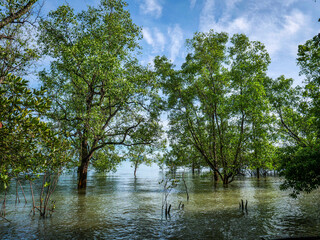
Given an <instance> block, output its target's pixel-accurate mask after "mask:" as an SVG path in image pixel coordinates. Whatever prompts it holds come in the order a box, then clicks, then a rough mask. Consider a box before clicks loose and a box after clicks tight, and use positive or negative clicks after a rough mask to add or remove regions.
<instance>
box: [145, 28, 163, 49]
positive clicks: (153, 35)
mask: <svg viewBox="0 0 320 240" xmlns="http://www.w3.org/2000/svg"><path fill="white" fill-rule="evenodd" d="M142 35H143V39H144V40H145V41H146V42H147V43H148V44H149V45H151V46H152V48H153V52H163V51H164V47H165V45H166V38H165V36H164V35H163V33H162V32H161V31H160V30H159V29H158V28H153V31H151V30H150V29H149V28H143V29H142Z"/></svg>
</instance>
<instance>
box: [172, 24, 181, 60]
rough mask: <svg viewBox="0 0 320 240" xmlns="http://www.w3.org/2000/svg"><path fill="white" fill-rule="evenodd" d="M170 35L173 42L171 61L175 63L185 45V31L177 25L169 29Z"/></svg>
mask: <svg viewBox="0 0 320 240" xmlns="http://www.w3.org/2000/svg"><path fill="white" fill-rule="evenodd" d="M168 34H169V37H170V40H171V48H170V59H171V60H172V61H173V62H174V60H175V59H176V57H177V56H178V55H179V53H180V49H181V47H182V45H183V43H184V39H183V31H182V29H181V27H180V26H179V25H178V24H177V25H175V26H174V28H168Z"/></svg>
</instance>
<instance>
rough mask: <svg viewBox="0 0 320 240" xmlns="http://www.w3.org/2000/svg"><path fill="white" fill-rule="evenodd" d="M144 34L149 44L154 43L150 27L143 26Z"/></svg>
mask: <svg viewBox="0 0 320 240" xmlns="http://www.w3.org/2000/svg"><path fill="white" fill-rule="evenodd" d="M142 35H143V39H144V40H146V42H147V43H148V44H149V45H152V44H153V38H152V36H151V33H150V30H149V28H143V29H142Z"/></svg>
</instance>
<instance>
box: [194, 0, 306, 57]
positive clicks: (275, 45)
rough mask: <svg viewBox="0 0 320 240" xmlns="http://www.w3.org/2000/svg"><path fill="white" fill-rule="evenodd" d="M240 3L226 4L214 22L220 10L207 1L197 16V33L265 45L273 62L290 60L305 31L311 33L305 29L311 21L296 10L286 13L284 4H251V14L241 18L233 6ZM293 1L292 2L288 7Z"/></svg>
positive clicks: (233, 0) (231, 1) (211, 1)
mask: <svg viewBox="0 0 320 240" xmlns="http://www.w3.org/2000/svg"><path fill="white" fill-rule="evenodd" d="M240 1H241V0H227V1H226V2H225V9H223V12H222V14H221V16H220V17H219V19H218V20H216V19H215V17H214V16H215V14H216V13H217V11H221V9H219V10H218V9H215V5H214V1H213V0H206V2H205V5H204V7H203V9H202V12H201V15H200V25H199V29H200V31H203V32H207V31H209V30H210V29H213V30H214V31H216V32H222V31H224V32H228V33H229V34H231V35H232V34H234V33H244V34H246V35H247V36H248V37H249V39H250V40H257V41H261V42H262V43H264V44H265V46H266V48H267V50H268V52H269V54H270V55H271V57H272V58H276V57H278V55H279V54H283V53H285V54H290V55H291V56H295V55H296V52H297V45H298V44H299V39H301V37H302V36H306V33H307V32H308V30H310V28H309V27H308V25H309V24H310V22H311V20H310V17H309V16H308V15H305V14H303V13H302V12H301V11H299V10H297V9H293V10H291V11H290V12H289V11H288V10H287V9H286V8H285V6H286V5H287V4H288V3H287V2H286V3H284V2H281V1H276V2H272V1H268V0H266V1H264V2H263V3H261V4H260V1H259V3H257V2H250V4H249V5H250V6H251V8H250V10H247V11H246V12H241V15H240V14H237V12H236V11H234V10H235V5H236V4H237V3H239V2H240ZM295 1H296V0H291V1H290V4H292V3H294V2H295ZM272 3H274V4H275V6H274V7H270V5H272ZM279 9H280V10H279ZM282 9H284V10H282ZM285 9H286V10H285ZM231 12H232V13H233V15H232V14H231ZM234 12H236V14H235V13H234Z"/></svg>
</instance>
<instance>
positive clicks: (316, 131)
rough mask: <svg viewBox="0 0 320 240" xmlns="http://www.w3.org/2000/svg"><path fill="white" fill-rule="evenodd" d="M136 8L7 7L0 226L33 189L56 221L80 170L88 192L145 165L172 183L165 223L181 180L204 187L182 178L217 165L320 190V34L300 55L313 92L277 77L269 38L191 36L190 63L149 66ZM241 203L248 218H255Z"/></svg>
mask: <svg viewBox="0 0 320 240" xmlns="http://www.w3.org/2000/svg"><path fill="white" fill-rule="evenodd" d="M43 4H46V3H45V2H44V3H43ZM127 6H128V5H127V2H126V1H123V0H101V1H100V4H98V5H97V6H88V7H87V8H86V9H85V10H82V11H81V12H76V11H75V10H74V9H73V8H72V7H71V6H70V5H69V4H68V3H64V4H62V5H61V6H59V7H58V8H57V9H56V10H53V11H51V12H50V13H49V14H48V15H47V16H41V8H42V5H41V4H40V2H39V1H37V0H14V1H9V0H5V1H2V2H1V3H0V106H1V107H0V184H1V188H0V193H1V194H3V200H2V202H1V211H0V222H2V220H3V221H5V222H8V223H10V220H9V219H8V218H7V217H6V216H7V212H6V206H7V193H8V191H9V189H11V191H12V189H13V188H15V192H16V195H15V197H16V198H15V204H17V203H19V202H23V200H22V199H21V200H20V196H21V194H22V196H23V198H24V202H25V203H27V199H26V196H25V190H24V188H23V187H22V184H21V182H24V183H28V185H29V187H30V192H31V196H32V200H31V201H32V210H31V213H32V215H33V216H34V215H36V214H38V213H39V216H40V217H41V218H48V217H51V215H52V214H54V212H55V209H56V204H57V205H58V204H59V203H56V202H55V201H54V200H52V196H53V195H54V192H55V190H56V187H57V186H58V182H59V176H60V175H61V173H62V172H63V171H67V170H71V169H76V172H77V184H76V186H72V187H75V188H77V189H78V191H79V195H80V193H85V192H86V189H87V185H88V180H87V179H88V171H90V169H94V170H95V171H97V172H105V173H108V172H115V171H116V170H117V168H118V167H119V165H120V164H121V163H122V162H125V161H128V162H130V164H131V165H132V167H133V169H134V170H133V173H132V174H133V176H134V178H135V179H138V178H137V174H138V173H137V172H139V167H140V166H142V165H149V166H151V165H152V164H158V165H159V166H165V168H167V169H169V170H170V171H171V172H172V173H174V174H173V175H172V177H170V178H166V179H163V180H162V181H160V183H159V184H163V192H164V195H163V196H162V210H163V213H164V215H165V218H166V219H169V218H170V212H172V211H173V209H174V206H173V205H171V203H170V202H168V199H169V196H170V194H172V192H174V189H175V188H176V186H177V184H182V186H183V189H184V190H183V191H184V193H185V194H186V196H187V197H186V198H187V201H189V197H190V196H189V194H190V192H192V191H194V190H192V191H190V188H189V186H188V184H187V182H186V181H185V179H184V176H182V179H180V180H179V181H180V183H178V182H179V181H177V179H176V178H175V172H176V170H177V169H178V168H184V169H190V171H191V172H192V174H195V173H196V172H197V171H198V172H200V171H201V168H208V169H210V174H211V175H212V179H213V180H214V182H216V183H219V184H220V183H221V184H222V185H224V186H226V187H227V186H232V184H233V183H234V181H236V180H237V178H238V177H239V176H245V175H247V174H248V173H250V174H252V175H254V176H255V177H256V178H257V179H260V178H262V177H264V176H266V175H267V173H268V172H273V173H276V172H277V173H279V175H280V176H281V177H283V181H282V184H281V185H280V189H281V190H290V196H291V197H293V198H297V197H298V196H299V194H301V193H310V192H312V191H314V190H317V189H318V188H319V185H320V97H319V96H320V33H317V32H315V33H314V34H315V36H314V37H313V38H312V39H310V40H307V41H306V42H305V43H304V44H301V45H299V46H298V53H297V56H298V57H297V64H298V66H299V67H300V74H301V75H302V76H304V78H305V81H304V85H303V86H296V85H295V84H294V79H291V78H286V77H285V76H284V75H281V76H279V77H277V78H271V77H270V76H268V71H267V70H268V67H269V65H270V64H271V58H270V56H269V53H268V52H267V50H266V48H265V46H264V44H263V42H262V41H263V39H261V42H260V41H252V40H250V39H249V38H248V37H247V36H246V35H245V34H240V33H239V34H233V35H231V34H229V33H226V32H216V31H215V30H214V29H212V30H209V31H208V32H196V33H194V35H193V37H192V38H191V39H187V40H186V46H187V49H188V52H187V54H186V58H185V61H184V63H183V64H182V65H181V66H176V65H175V64H174V62H172V61H171V60H169V59H168V57H167V56H156V57H154V59H153V64H152V66H151V65H146V64H143V63H141V62H140V61H139V60H138V58H137V53H138V52H139V51H140V46H139V41H140V40H141V39H142V38H143V35H142V28H141V27H140V26H137V25H136V24H135V23H134V22H133V20H132V18H131V16H130V12H129V11H128V10H127ZM319 21H320V19H319ZM44 58H48V59H50V66H47V67H46V68H45V69H43V70H42V71H39V72H37V73H36V76H37V79H38V81H39V83H40V87H39V88H38V89H33V88H30V87H29V85H28V84H29V83H28V81H27V80H25V79H24V78H26V77H27V76H28V73H29V72H30V69H36V68H34V66H36V64H37V61H39V60H41V59H44ZM164 115H166V116H167V118H166V120H165V121H166V123H164V121H163V116H164ZM14 183H15V185H14ZM35 192H37V193H36V194H35ZM19 195H20V196H19ZM28 201H29V200H28ZM239 201H240V204H239V206H240V209H242V210H243V211H242V212H244V209H245V210H246V211H247V208H250V202H249V203H248V202H247V200H246V198H242V199H239ZM247 204H249V207H248V205H247ZM176 205H177V204H176ZM184 207H185V203H183V202H180V204H179V205H178V210H182V209H184ZM0 224H1V223H0ZM0 232H1V230H0ZM292 239H294V238H292ZM306 239H308V238H306ZM310 239H312V238H310Z"/></svg>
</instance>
